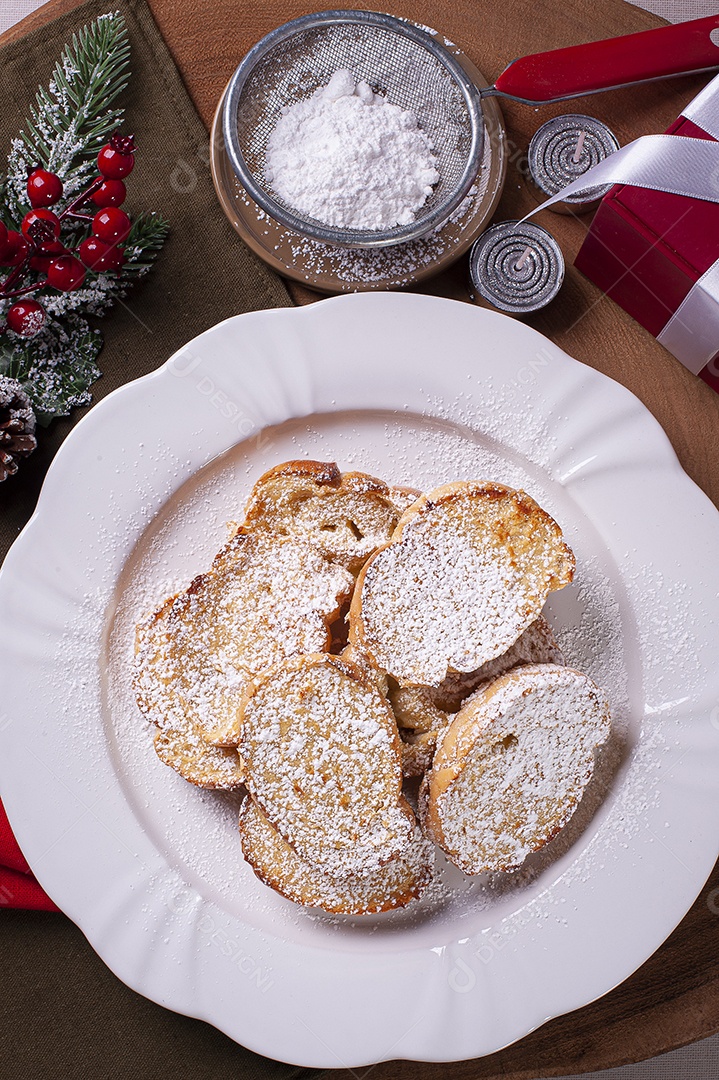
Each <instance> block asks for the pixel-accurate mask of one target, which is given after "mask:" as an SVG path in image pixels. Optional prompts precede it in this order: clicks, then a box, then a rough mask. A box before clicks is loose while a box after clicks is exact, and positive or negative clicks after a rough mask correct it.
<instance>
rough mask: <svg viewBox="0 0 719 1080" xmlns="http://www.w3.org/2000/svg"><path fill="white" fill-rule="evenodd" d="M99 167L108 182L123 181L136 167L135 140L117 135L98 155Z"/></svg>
mask: <svg viewBox="0 0 719 1080" xmlns="http://www.w3.org/2000/svg"><path fill="white" fill-rule="evenodd" d="M97 167H98V169H99V171H100V172H101V173H102V175H103V176H104V177H106V178H107V179H108V180H122V178H123V177H124V176H127V175H128V173H131V172H132V170H133V169H134V167H135V139H134V136H132V135H119V134H117V133H115V134H114V135H113V136H112V138H111V139H110V141H109V143H108V144H107V146H103V148H102V150H101V151H100V153H99V154H98V155H97Z"/></svg>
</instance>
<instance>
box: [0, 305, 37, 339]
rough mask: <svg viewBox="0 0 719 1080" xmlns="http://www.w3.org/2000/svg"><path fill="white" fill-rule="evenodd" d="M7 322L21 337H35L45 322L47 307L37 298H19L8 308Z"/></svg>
mask: <svg viewBox="0 0 719 1080" xmlns="http://www.w3.org/2000/svg"><path fill="white" fill-rule="evenodd" d="M5 318H6V319H7V324H8V326H9V327H10V329H11V330H13V331H14V332H15V333H16V334H19V335H20V336H21V337H35V334H37V333H38V332H39V331H40V330H42V328H43V325H44V323H45V309H44V307H43V306H42V304H38V302H37V300H18V301H17V302H16V303H15V304H12V306H11V307H9V308H8V310H7V315H6V316H5Z"/></svg>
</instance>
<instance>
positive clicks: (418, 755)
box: [400, 718, 449, 777]
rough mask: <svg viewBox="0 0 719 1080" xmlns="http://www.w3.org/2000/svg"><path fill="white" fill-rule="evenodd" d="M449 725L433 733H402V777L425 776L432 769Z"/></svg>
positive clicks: (438, 728) (446, 724)
mask: <svg viewBox="0 0 719 1080" xmlns="http://www.w3.org/2000/svg"><path fill="white" fill-rule="evenodd" d="M448 724H449V718H448V720H447V723H445V724H444V725H442V726H441V727H440V726H438V727H436V728H432V730H431V731H421V732H418V733H415V732H414V731H402V732H400V751H401V754H402V775H403V776H405V777H409V776H424V775H425V773H426V772H427V770H428V769H431V768H432V762H433V761H434V755H435V751H436V749H437V743H438V742H439V740H440V739H441V738H442V735H443V734H444V731H445V728H446V727H447V726H448Z"/></svg>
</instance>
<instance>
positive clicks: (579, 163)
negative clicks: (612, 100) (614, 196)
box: [529, 113, 619, 214]
mask: <svg viewBox="0 0 719 1080" xmlns="http://www.w3.org/2000/svg"><path fill="white" fill-rule="evenodd" d="M618 149H619V143H618V142H617V139H616V136H615V135H614V134H613V132H611V131H610V130H609V128H608V127H607V125H606V124H603V123H602V122H601V120H595V118H594V117H593V116H582V115H581V114H580V113H568V114H567V115H566V116H556V117H555V118H554V119H553V120H548V121H547V122H546V124H542V126H541V127H540V128H539V130H538V131H537V132H536V133H535V135H534V137H533V138H532V141H531V142H530V144H529V171H530V174H531V177H532V180H533V181H534V183H535V184H536V186H537V187H538V188H539V191H540V192H541V194H542V195H543V196H546V197H547V198H549V196H551V195H556V194H557V192H558V191H561V190H562V188H564V187H566V186H567V184H571V182H572V181H573V180H578V179H579V178H580V177H581V176H583V175H584V173H585V172H587V171H588V170H589V169H591V168H592V166H593V165H596V164H598V162H600V161H604V159H605V158H607V157H609V155H610V154H613V153H614V152H615V151H616V150H618ZM610 186H611V185H609V186H607V185H603V186H602V187H595V188H592V189H591V190H590V191H588V192H582V193H581V194H579V195H570V196H569V198H568V199H566V201H564V202H558V203H555V204H554V205H553V206H550V207H549V209H550V210H554V211H556V212H557V213H560V214H569V213H574V214H583V213H585V212H586V211H588V210H592V209H594V207H595V206H596V205H597V203H598V202H599V200H600V199H601V198H602V196H603V195H606V193H607V192H608V191H609V187H610Z"/></svg>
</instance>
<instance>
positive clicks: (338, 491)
mask: <svg viewBox="0 0 719 1080" xmlns="http://www.w3.org/2000/svg"><path fill="white" fill-rule="evenodd" d="M410 496H414V492H413V491H412V492H411V491H410V489H405V488H401V487H397V488H394V489H390V488H389V487H388V486H387V484H385V483H384V482H383V481H382V480H378V479H377V478H376V477H374V476H368V475H367V474H366V473H361V472H346V473H341V472H340V470H339V468H338V467H337V465H336V464H335V463H334V462H333V461H330V462H325V461H286V462H284V463H283V464H281V465H276V466H275V467H274V468H272V469H269V470H268V471H267V472H266V473H264V474H263V475H262V476H261V477H260V479H259V480H258V481H257V483H256V484H255V486H254V488H253V489H252V492H251V494H250V498H249V500H248V503H247V506H246V507H245V521H244V528H245V529H247V530H249V531H262V532H271V533H274V534H275V535H278V536H296V537H300V538H302V539H304V540H307V541H309V542H311V543H312V544H313V545H314V546H315V547H316V548H317V550H319V551H321V552H323V553H324V554H325V555H327V556H328V557H329V558H331V559H333V560H334V561H336V562H339V563H341V564H342V565H343V566H345V567H347V568H348V569H349V570H350V571H351V572H352V573H354V574H356V573H357V572H358V571H359V569H360V568H361V566H362V564H363V563H364V562H365V561H366V560H367V559H368V558H369V556H370V555H371V554H372V552H373V551H375V550H376V549H377V548H378V547H379V546H380V545H381V544H385V543H386V542H387V541H388V540H389V538H390V536H391V535H392V532H393V530H394V528H395V526H396V524H397V522H398V520H399V517H400V514H401V512H402V511H401V509H398V507H397V505H396V504H395V499H396V500H398V501H399V502H401V503H403V504H406V503H407V501H408V500H409V499H410ZM412 501H414V500H413V499H412Z"/></svg>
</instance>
